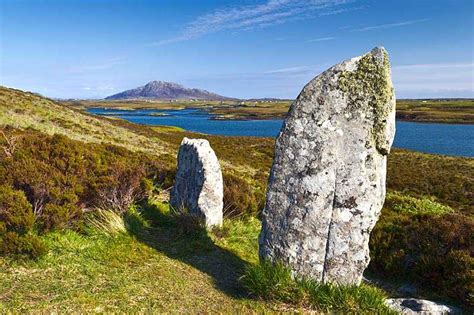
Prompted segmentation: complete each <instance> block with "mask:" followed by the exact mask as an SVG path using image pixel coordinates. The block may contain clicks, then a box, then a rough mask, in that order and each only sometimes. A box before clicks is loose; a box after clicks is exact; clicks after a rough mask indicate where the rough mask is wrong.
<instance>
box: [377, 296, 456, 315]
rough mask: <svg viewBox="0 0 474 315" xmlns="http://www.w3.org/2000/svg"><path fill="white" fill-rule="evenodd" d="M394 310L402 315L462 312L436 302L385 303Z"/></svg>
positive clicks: (390, 301)
mask: <svg viewBox="0 0 474 315" xmlns="http://www.w3.org/2000/svg"><path fill="white" fill-rule="evenodd" d="M385 303H386V304H387V305H388V306H389V307H390V308H392V309H393V310H395V311H397V312H400V313H402V314H433V315H434V314H460V313H461V310H459V309H458V308H455V307H452V306H448V305H444V304H439V303H436V302H432V301H428V300H422V299H412V298H406V299H405V298H399V299H387V300H386V302H385Z"/></svg>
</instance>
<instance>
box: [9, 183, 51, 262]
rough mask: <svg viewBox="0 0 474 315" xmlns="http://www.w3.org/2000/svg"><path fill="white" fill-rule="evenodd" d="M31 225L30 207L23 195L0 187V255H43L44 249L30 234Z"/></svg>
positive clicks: (32, 256) (37, 239)
mask: <svg viewBox="0 0 474 315" xmlns="http://www.w3.org/2000/svg"><path fill="white" fill-rule="evenodd" d="M33 224H34V215H33V211H32V207H31V204H30V203H29V202H28V200H27V199H26V197H25V194H24V193H23V192H22V191H18V190H14V189H12V188H11V187H9V186H7V185H0V254H1V255H14V256H28V257H31V258H36V257H39V256H41V255H43V254H44V253H45V251H46V247H45V246H44V244H43V243H42V242H41V240H40V239H39V238H38V237H37V236H36V235H34V234H33V233H31V230H32V228H33Z"/></svg>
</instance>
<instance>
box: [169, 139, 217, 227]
mask: <svg viewBox="0 0 474 315" xmlns="http://www.w3.org/2000/svg"><path fill="white" fill-rule="evenodd" d="M223 198H224V184H223V180H222V172H221V167H220V165H219V161H218V160H217V157H216V154H215V153H214V150H213V149H212V148H211V146H210V145H209V142H208V141H207V140H205V139H188V138H184V139H183V141H182V142H181V146H180V147H179V152H178V167H177V171H176V178H175V183H174V186H173V189H172V191H171V198H170V205H171V207H173V208H175V209H186V210H187V211H189V213H191V214H194V215H197V216H199V217H201V218H203V219H204V220H205V223H206V226H207V227H208V228H210V227H214V226H221V225H222V219H223V214H222V209H223Z"/></svg>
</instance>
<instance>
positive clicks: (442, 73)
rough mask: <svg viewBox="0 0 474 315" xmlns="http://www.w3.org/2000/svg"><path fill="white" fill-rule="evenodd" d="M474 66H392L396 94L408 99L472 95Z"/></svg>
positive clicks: (450, 64) (448, 64)
mask: <svg viewBox="0 0 474 315" xmlns="http://www.w3.org/2000/svg"><path fill="white" fill-rule="evenodd" d="M473 71H474V63H472V62H461V63H439V64H433V63H430V64H410V65H398V66H397V65H396V66H393V67H392V78H393V82H394V85H395V91H397V92H399V93H400V94H401V95H404V96H405V97H406V96H409V97H427V96H430V97H436V96H440V95H444V96H451V97H453V96H463V97H466V96H472V95H473V94H474V77H473V73H474V72H473Z"/></svg>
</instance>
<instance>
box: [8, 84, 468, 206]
mask: <svg viewBox="0 0 474 315" xmlns="http://www.w3.org/2000/svg"><path fill="white" fill-rule="evenodd" d="M468 107H469V106H468ZM1 125H13V126H16V127H20V128H27V127H30V128H33V129H36V130H39V131H42V132H46V133H49V134H52V133H61V134H64V135H66V136H68V137H69V138H72V139H77V140H83V141H89V142H107V143H112V144H116V145H120V146H124V147H126V148H128V149H130V150H132V151H146V152H150V153H153V154H161V156H162V157H163V158H164V159H166V160H167V161H169V163H170V164H172V165H174V163H175V154H176V152H177V149H178V147H179V144H180V142H181V140H182V138H183V137H184V136H188V137H203V138H206V139H208V140H209V141H210V143H211V146H212V147H213V148H214V150H215V151H216V154H217V156H218V157H219V160H220V162H221V164H222V168H223V170H224V172H228V173H232V174H235V175H237V176H239V177H241V178H244V179H245V180H246V181H247V182H248V183H249V184H252V185H254V186H258V187H264V186H265V185H266V180H267V178H268V171H269V169H270V167H271V163H272V156H273V143H274V141H273V140H272V139H268V138H252V137H222V136H211V135H202V134H196V133H190V132H185V131H182V130H177V129H175V128H169V127H152V128H150V127H145V126H140V125H135V124H131V123H128V122H125V121H123V120H114V119H108V118H102V117H94V116H90V115H85V114H83V113H82V112H80V111H76V110H71V109H70V108H68V107H65V106H62V105H61V104H58V103H56V102H53V101H51V100H48V99H45V98H42V97H39V96H37V95H33V94H30V93H24V92H21V91H17V90H12V89H6V88H1V87H0V126H1ZM472 173H474V159H469V158H460V157H444V156H440V155H431V154H423V153H417V152H413V151H408V150H400V149H394V150H393V151H392V154H391V155H390V156H389V163H388V188H389V189H393V190H401V191H404V192H405V193H409V194H412V195H415V196H421V195H430V196H434V197H436V198H438V199H439V200H440V201H441V202H443V203H446V204H448V205H451V206H454V207H456V208H459V209H461V210H463V211H465V212H468V213H472V211H473V207H474V205H473V204H472V202H471V201H472V200H473V197H474V196H473V191H474V180H473V178H472V176H470V174H472Z"/></svg>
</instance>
